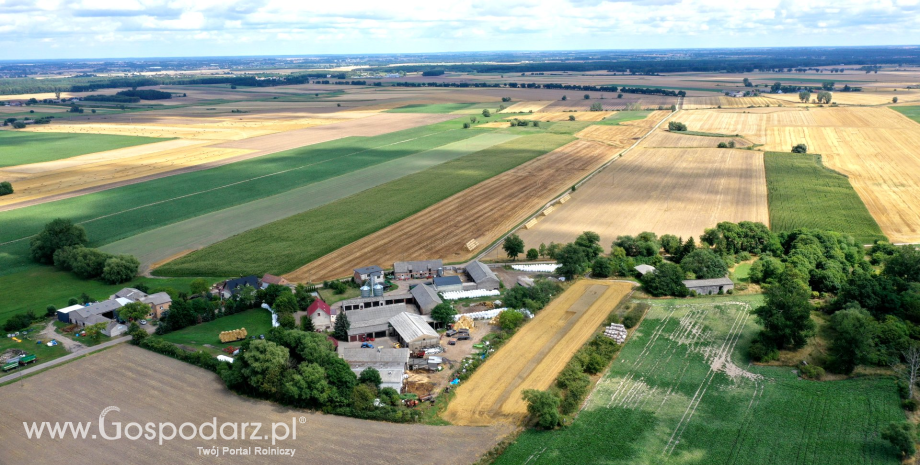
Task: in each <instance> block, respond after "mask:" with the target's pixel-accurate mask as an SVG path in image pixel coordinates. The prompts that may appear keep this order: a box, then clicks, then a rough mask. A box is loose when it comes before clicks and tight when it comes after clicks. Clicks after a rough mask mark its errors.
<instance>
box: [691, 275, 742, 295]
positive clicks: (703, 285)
mask: <svg viewBox="0 0 920 465" xmlns="http://www.w3.org/2000/svg"><path fill="white" fill-rule="evenodd" d="M684 286H687V289H689V290H691V291H696V293H697V294H700V295H712V294H718V293H719V292H720V291H721V292H723V293H724V292H727V291H729V290H731V289H734V288H735V283H734V282H732V280H731V279H728V278H714V279H687V280H685V281H684Z"/></svg>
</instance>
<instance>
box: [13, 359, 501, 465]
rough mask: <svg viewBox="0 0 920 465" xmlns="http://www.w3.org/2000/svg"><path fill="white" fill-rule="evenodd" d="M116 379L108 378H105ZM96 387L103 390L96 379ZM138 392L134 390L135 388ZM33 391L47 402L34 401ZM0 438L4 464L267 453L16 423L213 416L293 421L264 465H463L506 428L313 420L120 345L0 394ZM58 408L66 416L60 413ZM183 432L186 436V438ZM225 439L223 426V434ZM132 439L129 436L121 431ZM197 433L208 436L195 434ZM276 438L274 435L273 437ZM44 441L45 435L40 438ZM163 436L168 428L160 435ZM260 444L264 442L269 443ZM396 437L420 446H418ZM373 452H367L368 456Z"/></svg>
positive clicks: (221, 460) (235, 443)
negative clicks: (29, 432)
mask: <svg viewBox="0 0 920 465" xmlns="http://www.w3.org/2000/svg"><path fill="white" fill-rule="evenodd" d="M113 373H117V376H112V374H113ZM101 379H105V380H106V382H105V385H104V388H101V386H100V384H99V380H101ZM139 389H140V390H139ZM35 392H42V395H43V396H49V398H53V399H55V401H54V402H42V401H38V400H36V398H35ZM0 395H2V396H3V398H4V400H5V401H4V402H3V403H2V405H0V418H3V421H2V422H0V437H2V438H4V449H3V454H2V455H3V456H2V458H0V461H2V462H4V463H61V462H62V461H65V460H64V459H63V457H70V459H67V460H66V461H70V462H72V463H112V462H113V457H119V460H121V461H126V462H130V463H132V464H138V465H144V464H150V465H159V464H164V463H188V464H212V463H216V464H236V463H252V462H253V461H254V460H255V459H254V458H253V457H252V456H242V457H240V456H230V455H224V454H221V455H220V456H219V457H207V456H203V455H199V453H198V450H197V448H198V447H205V448H211V447H212V446H216V447H218V448H220V447H232V448H238V447H243V448H255V447H262V448H265V447H272V444H271V440H261V441H256V440H252V439H251V438H250V437H251V435H252V432H253V429H254V428H253V427H249V428H248V429H247V430H246V431H247V433H246V434H245V435H244V436H245V437H244V438H240V439H237V440H229V441H228V440H224V439H221V438H220V436H219V435H218V437H217V438H216V439H213V440H205V439H200V438H195V439H191V440H184V439H181V438H180V437H179V436H178V435H177V436H176V437H175V439H173V440H164V441H163V445H159V444H158V442H157V440H156V439H154V440H148V439H145V438H140V439H138V440H129V439H127V438H125V437H122V439H119V440H113V441H107V440H104V439H103V438H102V437H101V436H100V437H99V438H98V439H90V438H87V439H73V438H72V437H68V438H67V439H54V440H52V439H49V438H47V436H45V437H43V438H41V439H28V438H27V436H26V434H25V431H24V428H23V422H42V421H49V422H62V423H63V422H67V421H71V422H74V423H76V422H82V423H86V422H92V423H93V425H92V428H91V430H90V433H91V434H97V433H98V421H99V420H98V418H99V415H100V412H102V410H103V409H105V408H106V407H109V406H117V407H119V409H120V410H119V411H112V412H109V413H108V415H107V416H106V417H105V424H106V432H107V433H108V434H110V435H111V434H114V432H115V426H114V425H113V424H112V423H113V422H121V423H122V427H123V428H124V425H127V424H128V423H131V422H137V423H140V424H141V425H144V424H146V423H148V422H153V423H154V424H155V425H156V424H158V423H165V422H170V423H173V424H175V425H176V426H178V425H181V424H182V423H185V422H190V423H192V424H194V425H196V426H198V425H201V424H202V423H205V422H211V421H212V419H213V418H215V417H216V418H217V424H218V426H220V425H221V424H223V423H228V422H230V423H237V424H242V423H250V424H252V423H253V422H260V423H262V428H261V430H260V432H259V433H258V434H259V435H263V436H264V435H270V434H271V425H272V424H273V423H282V422H283V423H286V424H287V425H288V426H290V425H291V422H292V419H293V421H295V422H297V438H296V439H293V438H291V439H286V440H278V441H277V443H276V445H275V446H274V447H279V448H285V449H291V448H293V449H296V452H295V455H294V457H285V456H273V457H271V458H270V459H268V458H265V459H266V460H270V461H271V462H272V463H292V464H293V463H298V464H300V463H343V464H371V463H379V464H392V463H396V462H402V461H405V460H409V461H411V462H412V463H419V464H438V463H444V458H445V457H450V462H452V463H472V462H475V461H476V460H477V459H478V458H479V457H480V456H481V455H482V454H484V453H485V452H487V451H489V450H490V449H492V447H494V446H495V444H497V443H498V442H499V441H500V440H501V439H502V437H504V436H505V435H506V434H508V433H509V432H510V428H507V427H502V426H496V427H489V428H470V427H461V426H426V425H419V424H412V425H401V424H394V423H385V422H375V421H365V420H357V419H353V418H345V417H337V416H332V415H323V414H320V413H314V412H311V411H308V410H300V409H293V408H287V407H283V406H280V405H278V404H274V403H270V402H267V401H261V400H254V399H250V398H246V397H241V396H238V395H236V394H234V393H232V392H230V391H228V390H227V389H226V387H224V383H223V382H222V381H221V380H220V378H219V377H218V376H217V375H215V374H214V373H211V372H209V371H207V370H204V369H201V368H198V367H195V366H193V365H190V364H187V363H183V362H180V361H178V360H174V359H171V358H168V357H165V356H162V355H159V354H155V353H153V352H149V351H146V350H144V349H140V348H136V347H133V346H129V345H128V344H121V345H119V346H116V347H114V348H111V349H108V350H105V351H103V352H101V353H98V354H93V355H90V356H88V357H86V358H83V359H81V360H77V361H74V362H71V363H69V364H66V365H64V366H60V367H57V368H55V369H53V370H52V371H48V372H45V373H41V374H38V375H35V376H33V377H31V378H26V379H25V380H23V381H22V382H21V386H20V383H19V382H17V383H16V384H13V385H9V386H5V387H3V388H0ZM62 406H66V408H62ZM189 431H190V429H188V428H187V429H186V434H188V432H189ZM225 431H226V433H227V434H230V431H231V428H230V427H227V428H226V429H225ZM130 432H131V433H132V435H133V434H134V431H133V429H131V430H130ZM205 433H206V434H210V430H209V429H208V428H205ZM278 433H279V435H281V436H283V433H284V430H283V428H279V429H278ZM46 434H47V433H46ZM166 434H167V435H168V434H169V429H168V428H167V429H166ZM269 437H270V436H269ZM396 438H424V440H418V441H404V440H394V439H396ZM368 451H373V454H368Z"/></svg>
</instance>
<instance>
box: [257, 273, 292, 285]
mask: <svg viewBox="0 0 920 465" xmlns="http://www.w3.org/2000/svg"><path fill="white" fill-rule="evenodd" d="M271 284H277V285H279V286H287V285H288V284H290V283H289V282H288V280H286V279H284V278H282V277H281V276H275V275H272V274H268V273H265V275H264V276H262V289H265V288H267V287H268V286H269V285H271Z"/></svg>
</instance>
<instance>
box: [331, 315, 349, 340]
mask: <svg viewBox="0 0 920 465" xmlns="http://www.w3.org/2000/svg"><path fill="white" fill-rule="evenodd" d="M349 329H351V323H349V321H348V315H346V314H345V312H339V315H338V316H337V317H335V326H334V327H333V329H332V337H334V338H336V339H338V340H340V341H347V340H348V330H349Z"/></svg>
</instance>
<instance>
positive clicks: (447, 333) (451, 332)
mask: <svg viewBox="0 0 920 465" xmlns="http://www.w3.org/2000/svg"><path fill="white" fill-rule="evenodd" d="M454 334H457V332H456V331H454V330H452V329H448V330H447V332H446V333H444V335H445V336H447V337H454Z"/></svg>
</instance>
